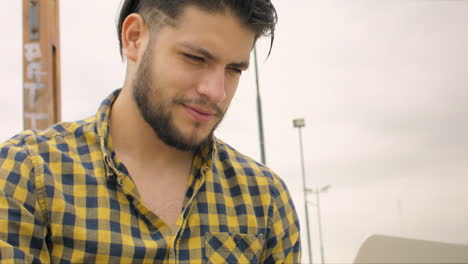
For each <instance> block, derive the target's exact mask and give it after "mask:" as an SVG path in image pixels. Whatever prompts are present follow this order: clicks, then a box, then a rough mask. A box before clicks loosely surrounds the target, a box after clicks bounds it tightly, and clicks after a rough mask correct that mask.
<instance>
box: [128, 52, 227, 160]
mask: <svg viewBox="0 0 468 264" xmlns="http://www.w3.org/2000/svg"><path fill="white" fill-rule="evenodd" d="M150 44H151V43H150ZM152 58H153V52H152V48H149V47H148V48H147V49H146V50H145V52H144V54H143V58H142V61H141V64H140V66H139V67H138V70H137V73H136V78H135V80H134V81H133V83H132V86H133V87H132V96H133V100H134V101H135V104H136V105H137V107H138V109H139V112H140V114H141V116H142V117H143V119H144V120H145V121H146V123H147V124H148V125H150V127H151V128H152V129H153V131H154V132H155V134H156V135H157V136H158V138H159V139H160V140H161V141H163V142H164V143H165V144H166V145H168V146H171V147H174V148H176V149H178V150H180V151H192V152H197V151H198V150H200V149H201V148H203V147H204V146H207V145H209V144H211V143H212V138H213V133H214V130H215V129H216V128H217V126H218V125H219V123H221V121H222V119H223V116H224V112H223V111H222V110H221V109H220V108H219V107H218V106H217V105H216V104H214V103H210V102H208V101H207V100H206V99H204V98H196V99H191V98H186V97H183V96H179V97H174V98H173V99H172V100H171V99H170V98H165V97H164V96H165V95H164V90H165V89H168V87H160V86H157V84H155V82H157V81H158V80H157V78H153V77H154V76H153V75H154V71H153V66H152V64H151V63H152ZM153 80H154V82H153ZM177 104H180V105H183V104H197V105H203V106H205V107H209V108H210V109H213V111H215V113H216V117H217V118H219V121H218V122H217V123H216V124H215V125H214V126H213V128H212V129H211V131H210V132H209V133H208V134H207V135H206V136H205V137H203V138H200V136H199V135H198V134H199V133H200V132H199V131H200V130H199V129H198V128H200V127H201V125H202V124H201V123H200V122H194V124H193V126H194V128H193V129H192V131H191V132H190V134H188V135H184V134H183V132H182V131H181V130H180V129H179V128H177V126H176V125H175V124H174V118H173V116H172V113H171V110H170V109H171V106H173V105H177ZM197 132H198V133H197Z"/></svg>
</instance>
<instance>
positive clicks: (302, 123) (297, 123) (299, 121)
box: [293, 118, 305, 127]
mask: <svg viewBox="0 0 468 264" xmlns="http://www.w3.org/2000/svg"><path fill="white" fill-rule="evenodd" d="M293 125H294V127H305V121H304V118H296V119H294V120H293Z"/></svg>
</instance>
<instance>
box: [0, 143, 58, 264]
mask: <svg viewBox="0 0 468 264" xmlns="http://www.w3.org/2000/svg"><path fill="white" fill-rule="evenodd" d="M36 169H37V166H35V164H34V162H33V159H32V157H31V155H30V154H29V153H28V151H27V150H25V149H22V148H18V147H16V146H11V145H10V146H5V145H4V146H3V147H2V146H0V262H2V263H49V262H50V256H49V251H48V248H47V243H46V239H45V238H46V236H47V228H46V225H45V220H44V219H45V216H44V215H43V211H42V210H41V207H40V203H39V199H38V197H39V193H40V191H38V189H37V188H36V182H35V181H36V176H37V175H36Z"/></svg>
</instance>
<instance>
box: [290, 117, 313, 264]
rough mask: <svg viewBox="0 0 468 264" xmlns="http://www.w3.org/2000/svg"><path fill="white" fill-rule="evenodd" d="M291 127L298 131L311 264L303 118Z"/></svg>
mask: <svg viewBox="0 0 468 264" xmlns="http://www.w3.org/2000/svg"><path fill="white" fill-rule="evenodd" d="M293 125H294V127H295V128H298V131H299V147H300V151H301V168H302V184H303V192H304V207H305V217H306V228H307V244H308V247H309V248H308V250H309V263H311V264H312V244H311V240H310V228H309V208H308V206H307V191H308V189H307V187H306V186H307V185H306V177H305V168H304V151H303V148H302V130H301V129H302V128H303V127H304V126H305V121H304V119H303V118H298V119H294V120H293Z"/></svg>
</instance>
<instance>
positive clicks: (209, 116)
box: [183, 104, 217, 123]
mask: <svg viewBox="0 0 468 264" xmlns="http://www.w3.org/2000/svg"><path fill="white" fill-rule="evenodd" d="M183 106H184V108H185V110H187V112H188V113H189V114H190V115H191V116H192V117H193V118H194V119H195V120H197V121H199V122H203V123H205V122H209V121H211V120H213V119H214V118H215V117H216V116H217V115H216V114H215V113H213V112H212V111H209V110H205V109H201V108H199V107H194V106H188V105H185V104H183Z"/></svg>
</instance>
